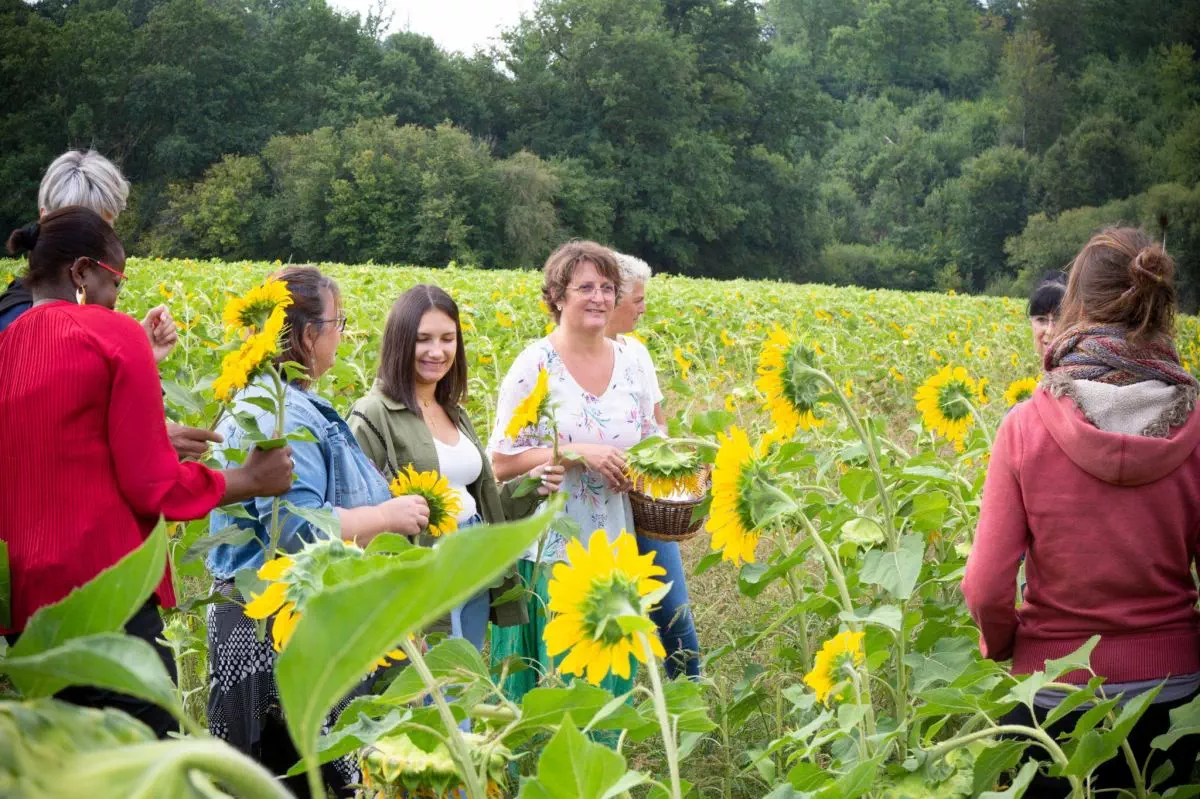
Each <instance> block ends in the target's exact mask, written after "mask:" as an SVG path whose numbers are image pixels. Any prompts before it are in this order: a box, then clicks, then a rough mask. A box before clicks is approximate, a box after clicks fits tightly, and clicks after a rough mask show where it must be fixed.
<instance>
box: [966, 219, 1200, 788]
mask: <svg viewBox="0 0 1200 799" xmlns="http://www.w3.org/2000/svg"><path fill="white" fill-rule="evenodd" d="M1174 316H1175V264H1174V262H1173V261H1172V260H1171V257H1170V256H1168V255H1167V254H1166V252H1165V251H1164V250H1163V249H1162V248H1161V247H1160V246H1158V245H1157V244H1154V243H1153V242H1151V241H1150V239H1149V238H1147V237H1146V235H1145V234H1143V233H1142V232H1141V231H1139V230H1135V229H1133V228H1110V229H1108V230H1105V231H1103V232H1101V233H1099V234H1097V235H1096V236H1094V237H1092V239H1091V240H1090V241H1089V242H1088V243H1087V245H1086V246H1085V247H1084V248H1083V250H1082V251H1080V253H1079V254H1078V255H1077V256H1076V258H1075V261H1074V263H1073V265H1072V267H1071V274H1070V279H1069V281H1068V283H1067V292H1066V295H1065V296H1064V297H1063V303H1062V309H1061V314H1060V316H1059V322H1058V330H1057V334H1056V337H1055V339H1054V341H1053V342H1052V343H1051V345H1050V347H1048V348H1047V349H1046V352H1045V356H1044V367H1045V370H1046V375H1045V378H1044V379H1043V381H1042V385H1041V386H1040V387H1039V388H1038V390H1037V391H1035V392H1034V395H1033V397H1032V399H1030V400H1029V401H1027V402H1023V403H1021V404H1019V405H1018V406H1016V407H1015V408H1014V409H1013V410H1012V412H1010V413H1009V414H1008V416H1007V417H1005V419H1004V421H1003V423H1002V424H1001V425H1000V429H999V431H998V432H997V434H996V441H995V445H994V447H993V449H992V456H991V461H990V463H989V464H988V474H987V482H986V484H985V486H984V492H983V506H982V509H981V511H980V515H979V526H978V528H977V530H976V532H975V542H974V546H973V548H972V550H971V555H970V557H969V558H968V559H967V569H966V575H965V577H964V579H963V583H962V590H963V594H964V595H965V597H966V601H967V607H968V608H969V609H970V611H971V615H972V617H973V618H974V619H975V621H976V623H977V624H978V625H979V629H980V631H981V633H982V640H981V643H980V646H981V649H982V651H983V654H984V656H986V657H989V658H992V659H994V660H1007V659H1009V658H1011V659H1012V662H1013V663H1012V669H1013V672H1014V673H1016V674H1029V673H1032V672H1034V671H1037V670H1040V669H1042V668H1043V667H1044V664H1045V661H1046V660H1047V659H1050V658H1059V657H1062V656H1063V655H1066V654H1068V653H1070V652H1073V651H1074V650H1076V649H1078V648H1079V647H1080V646H1082V645H1083V644H1084V643H1085V642H1086V641H1087V640H1088V639H1089V638H1090V637H1092V636H1094V635H1099V636H1101V638H1100V643H1099V645H1097V647H1096V649H1095V650H1094V651H1093V653H1092V661H1091V662H1092V668H1093V669H1094V670H1095V671H1096V673H1097V674H1099V675H1100V676H1102V677H1104V678H1105V683H1104V685H1103V687H1102V689H1101V690H1102V691H1103V692H1104V693H1105V694H1107V695H1109V696H1116V695H1117V694H1123V695H1124V698H1123V701H1127V700H1129V699H1131V698H1133V697H1134V696H1137V695H1138V694H1140V693H1143V692H1145V691H1148V690H1151V689H1153V688H1154V687H1156V686H1159V685H1161V686H1162V688H1161V690H1160V691H1159V693H1158V695H1157V696H1156V697H1155V698H1154V700H1153V704H1152V705H1151V706H1150V708H1149V709H1148V710H1147V712H1146V714H1145V715H1144V716H1143V717H1142V719H1141V720H1140V722H1139V723H1138V725H1137V726H1136V727H1134V729H1133V732H1132V733H1131V734H1130V736H1129V743H1130V745H1131V746H1132V748H1133V752H1134V755H1135V757H1136V758H1137V760H1138V763H1139V766H1141V765H1143V764H1144V763H1145V762H1146V759H1147V757H1149V756H1150V755H1151V749H1150V741H1151V740H1152V739H1153V738H1154V737H1155V736H1156V735H1159V734H1161V733H1162V732H1165V731H1166V729H1167V728H1168V726H1169V724H1170V720H1169V718H1168V711H1170V710H1171V709H1172V708H1175V707H1178V706H1180V705H1183V704H1186V703H1187V702H1190V701H1191V700H1192V699H1193V698H1194V697H1195V696H1196V695H1197V693H1198V692H1200V614H1197V611H1196V600H1197V592H1196V584H1195V582H1194V580H1193V579H1192V565H1193V563H1194V561H1195V559H1196V553H1197V547H1198V544H1200V540H1198V539H1200V491H1197V486H1200V414H1197V413H1196V412H1195V410H1194V409H1195V404H1196V395H1197V381H1196V379H1195V378H1194V377H1193V376H1192V375H1190V374H1189V373H1188V372H1187V371H1186V370H1185V369H1184V368H1183V367H1182V366H1181V365H1180V363H1179V357H1178V355H1177V354H1176V352H1175V346H1174V343H1173V328H1174ZM1022 556H1024V557H1025V575H1026V579H1027V584H1026V586H1025V589H1024V592H1023V598H1022V601H1021V604H1020V606H1017V607H1015V606H1014V601H1013V597H1014V595H1015V591H1016V578H1017V568H1018V566H1019V564H1020V561H1021V558H1022ZM1088 676H1089V675H1088V674H1087V673H1086V672H1084V671H1075V672H1072V673H1070V674H1067V675H1066V676H1065V677H1064V678H1063V679H1064V680H1065V681H1066V682H1068V683H1073V684H1084V683H1086V682H1087V679H1088ZM1065 696H1066V695H1065V694H1064V693H1062V692H1056V691H1050V690H1044V691H1042V692H1039V694H1038V696H1037V699H1036V701H1035V707H1036V712H1037V716H1038V719H1039V721H1041V720H1042V719H1044V718H1045V717H1046V715H1047V713H1048V712H1049V710H1050V709H1052V708H1053V707H1055V706H1056V705H1057V704H1058V703H1059V702H1061V701H1062V699H1064V698H1065ZM1082 712H1083V710H1082V709H1081V710H1079V711H1076V712H1073V713H1068V714H1067V715H1066V716H1065V717H1064V718H1063V719H1062V720H1061V721H1059V722H1057V723H1055V724H1053V725H1051V726H1050V727H1049V728H1048V731H1049V732H1050V734H1051V735H1056V734H1058V733H1059V732H1060V731H1063V730H1067V731H1070V730H1071V729H1073V728H1074V725H1075V723H1076V721H1077V720H1078V719H1079V717H1080V716H1081V715H1082ZM1005 721H1006V722H1007V723H1017V724H1029V723H1030V722H1031V721H1032V719H1031V718H1030V711H1029V709H1028V708H1026V707H1025V706H1024V705H1021V706H1019V707H1018V708H1017V709H1016V710H1015V711H1013V713H1012V714H1010V715H1009V717H1007V718H1006V719H1005ZM1198 749H1200V738H1197V737H1196V736H1189V737H1184V738H1181V739H1180V740H1179V742H1178V743H1177V744H1176V745H1175V746H1174V747H1172V748H1171V749H1170V750H1169V751H1168V753H1167V757H1168V758H1169V759H1170V760H1171V762H1172V764H1173V766H1174V774H1173V776H1172V777H1171V778H1170V779H1169V780H1168V781H1167V782H1166V783H1165V784H1163V785H1160V786H1159V788H1158V789H1157V790H1159V791H1162V790H1165V789H1166V788H1168V787H1170V786H1171V785H1179V784H1185V783H1188V782H1189V781H1190V779H1189V778H1190V776H1191V773H1192V767H1193V765H1194V764H1195V762H1196V755H1197V751H1198ZM1039 754H1040V753H1039ZM1154 755H1155V758H1154V760H1153V761H1152V762H1151V764H1150V767H1149V771H1147V772H1146V773H1147V774H1153V773H1154V770H1155V769H1156V768H1158V766H1159V764H1160V763H1161V762H1162V761H1163V758H1164V756H1163V753H1162V752H1155V753H1154ZM1043 759H1044V758H1043ZM1132 785H1133V777H1132V774H1131V772H1130V770H1129V767H1128V766H1127V764H1126V762H1125V759H1124V758H1123V757H1122V756H1121V755H1118V756H1117V757H1115V758H1113V759H1111V760H1109V761H1108V762H1106V763H1104V764H1103V765H1101V766H1100V767H1099V768H1098V769H1097V771H1096V778H1095V779H1094V781H1093V788H1097V789H1099V788H1129V787H1131V786H1132ZM1068 792H1069V786H1067V785H1066V781H1065V780H1064V779H1051V778H1048V777H1046V776H1045V775H1042V774H1039V776H1038V778H1037V779H1036V780H1035V783H1034V785H1033V786H1032V787H1031V789H1030V792H1029V793H1028V794H1027V795H1029V796H1065V795H1066V794H1067V793H1068Z"/></svg>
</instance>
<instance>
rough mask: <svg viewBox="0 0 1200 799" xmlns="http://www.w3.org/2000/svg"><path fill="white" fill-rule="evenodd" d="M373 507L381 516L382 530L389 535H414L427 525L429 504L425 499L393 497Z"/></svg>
mask: <svg viewBox="0 0 1200 799" xmlns="http://www.w3.org/2000/svg"><path fill="white" fill-rule="evenodd" d="M375 507H376V508H377V509H378V510H379V512H380V513H381V514H383V529H384V530H386V531H387V532H389V533H400V534H401V535H416V534H417V533H419V532H421V531H422V530H424V529H425V527H426V526H427V525H428V524H429V504H428V503H426V502H425V497H419V496H414V495H409V496H405V497H394V498H393V499H389V500H388V501H387V502H382V503H380V504H378V505H376V506H375Z"/></svg>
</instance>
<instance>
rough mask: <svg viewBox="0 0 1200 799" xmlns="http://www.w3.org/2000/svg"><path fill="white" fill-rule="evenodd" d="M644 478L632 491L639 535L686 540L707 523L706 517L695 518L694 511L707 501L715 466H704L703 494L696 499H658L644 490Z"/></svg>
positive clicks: (635, 523) (659, 539)
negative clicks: (705, 498) (706, 497)
mask: <svg viewBox="0 0 1200 799" xmlns="http://www.w3.org/2000/svg"><path fill="white" fill-rule="evenodd" d="M643 482H644V481H643V479H642V478H638V479H637V480H635V481H634V483H633V490H632V491H630V492H629V504H630V505H632V506H633V526H634V528H635V529H636V530H637V532H638V535H643V536H645V537H646V538H653V539H655V540H657V541H686V540H688V539H689V538H691V537H692V536H694V535H696V533H698V532H700V528H701V527H703V526H704V522H705V520H707V519H708V517H707V516H704V517H703V518H700V519H697V520H695V521H692V510H693V509H695V507H696V506H697V505H699V504H700V503H701V502H703V501H704V497H705V495H706V494H708V487H709V485H710V484H711V483H712V469H711V467H705V469H704V473H703V474H702V475H700V496H698V497H696V498H694V499H655V498H654V497H652V496H650V495H649V494H646V493H644V492H643V491H642V485H643Z"/></svg>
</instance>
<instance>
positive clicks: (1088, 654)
mask: <svg viewBox="0 0 1200 799" xmlns="http://www.w3.org/2000/svg"><path fill="white" fill-rule="evenodd" d="M1099 643H1100V636H1098V635H1093V636H1092V637H1091V638H1089V639H1088V640H1087V641H1085V642H1084V644H1083V646H1081V647H1079V648H1078V649H1076V650H1075V651H1074V652H1072V653H1071V654H1069V655H1063V656H1062V657H1060V658H1055V659H1054V660H1047V661H1046V666H1045V668H1044V669H1043V671H1045V673H1046V679H1047V680H1049V681H1051V682H1055V681H1057V680H1058V679H1059V678H1060V677H1062V676H1063V675H1064V674H1069V673H1070V672H1072V671H1076V670H1079V669H1083V670H1086V671H1090V670H1091V668H1090V667H1091V662H1092V650H1093V649H1095V648H1096V645H1097V644H1099Z"/></svg>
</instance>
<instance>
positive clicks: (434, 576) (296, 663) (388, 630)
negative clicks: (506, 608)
mask: <svg viewBox="0 0 1200 799" xmlns="http://www.w3.org/2000/svg"><path fill="white" fill-rule="evenodd" d="M561 507H562V501H561V500H560V499H552V500H551V501H550V502H548V503H547V506H546V510H545V511H544V512H542V513H539V514H538V515H537V516H534V517H532V518H529V519H526V520H522V521H520V522H515V523H512V524H502V525H479V526H476V527H469V528H466V529H464V530H459V531H458V532H457V533H455V534H454V535H451V536H446V537H445V538H444V539H442V541H441V542H440V543H439V545H438V546H437V547H436V548H434V549H433V550H429V551H428V552H429V554H428V555H427V556H426V557H423V558H419V559H405V558H395V559H393V558H387V557H380V558H378V562H377V564H376V566H375V568H374V569H372V570H371V571H370V572H369V573H367V574H366V575H364V576H362V577H359V578H358V579H355V580H350V581H347V582H345V583H340V584H338V585H336V586H333V587H330V588H327V589H326V590H324V591H322V592H320V593H318V594H316V595H315V596H313V597H312V598H311V599H309V600H308V603H307V604H306V605H305V608H304V613H303V614H302V615H301V616H300V619H299V621H298V622H297V623H296V627H295V630H294V631H293V633H292V636H291V639H290V640H289V641H288V644H287V646H286V647H284V650H283V652H282V654H280V656H279V660H278V662H277V663H276V666H275V675H276V680H277V682H278V684H279V696H280V700H281V703H282V705H283V708H284V711H285V717H286V719H287V724H288V731H289V732H290V733H291V736H292V740H293V741H294V742H295V744H296V748H297V750H298V751H299V752H300V753H301V754H302V755H304V756H305V757H307V758H308V759H309V762H310V763H311V762H312V759H313V758H315V755H316V747H317V738H318V736H319V735H320V732H321V725H322V723H323V721H324V719H325V715H326V714H327V713H328V712H329V708H331V707H333V705H334V704H335V703H336V702H337V701H338V699H340V698H341V697H342V696H345V695H346V693H348V692H349V691H350V690H351V689H352V688H354V686H356V685H357V684H358V683H359V682H360V681H361V680H362V678H363V675H365V674H367V673H369V672H370V671H371V669H372V666H373V664H374V663H375V661H376V660H377V659H378V658H379V657H381V656H382V655H384V654H385V653H386V652H388V651H389V650H391V649H393V648H394V647H395V644H396V642H397V641H400V640H402V639H403V638H404V637H405V636H407V635H408V634H409V633H412V632H415V631H417V630H420V629H421V628H422V627H424V626H425V625H427V624H429V623H430V622H432V621H434V620H436V619H438V618H440V617H441V616H442V614H444V613H446V612H447V611H449V610H450V609H451V608H453V607H454V606H455V605H458V604H460V603H462V602H463V601H465V600H466V599H467V598H469V597H471V596H474V594H475V593H476V592H478V591H479V590H480V589H481V588H484V587H485V586H488V585H490V584H491V583H492V582H493V581H494V580H495V579H496V578H497V577H500V576H501V575H502V574H504V572H505V571H506V570H507V569H508V567H509V566H510V565H511V564H512V563H513V562H514V561H515V560H516V559H517V558H518V557H519V556H520V555H521V553H522V552H524V551H525V549H526V548H527V547H528V546H529V545H530V544H532V543H533V542H534V541H535V540H537V538H538V536H539V535H541V534H542V532H543V530H544V528H545V527H546V525H547V524H548V523H549V522H550V520H551V519H553V518H554V514H555V513H557V512H558V511H559V510H560V509H561ZM330 641H337V642H338V648H337V652H336V654H335V655H334V656H332V657H331V656H330V650H329V642H330Z"/></svg>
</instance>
